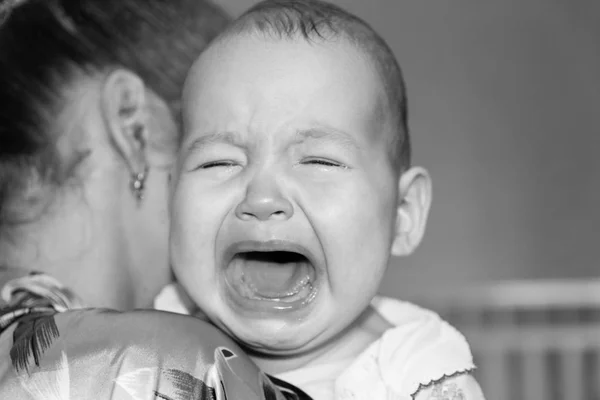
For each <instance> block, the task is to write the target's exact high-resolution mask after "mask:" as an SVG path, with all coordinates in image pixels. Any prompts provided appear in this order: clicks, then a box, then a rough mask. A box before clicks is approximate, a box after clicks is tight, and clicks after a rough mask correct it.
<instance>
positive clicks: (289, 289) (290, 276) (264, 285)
mask: <svg viewBox="0 0 600 400" xmlns="http://www.w3.org/2000/svg"><path fill="white" fill-rule="evenodd" d="M226 276H227V280H228V282H229V284H230V285H231V286H232V287H233V288H234V289H235V290H236V291H237V292H238V294H239V295H241V296H242V297H244V298H247V299H251V300H266V301H275V302H282V303H294V302H299V301H300V302H303V301H307V300H309V299H310V297H311V296H312V295H313V292H314V287H313V282H314V281H315V276H316V273H315V268H314V266H313V265H312V263H311V262H310V261H309V260H308V258H307V257H306V256H304V255H303V254H300V253H296V252H293V251H245V252H240V253H236V254H235V255H234V257H233V259H232V260H231V262H230V263H229V266H228V268H227V273H226Z"/></svg>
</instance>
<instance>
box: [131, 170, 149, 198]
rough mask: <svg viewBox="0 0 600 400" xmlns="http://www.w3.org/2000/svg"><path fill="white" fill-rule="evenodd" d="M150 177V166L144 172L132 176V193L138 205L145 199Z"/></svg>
mask: <svg viewBox="0 0 600 400" xmlns="http://www.w3.org/2000/svg"><path fill="white" fill-rule="evenodd" d="M147 177H148V166H145V167H144V171H142V172H138V173H134V174H132V175H131V191H132V192H133V195H134V196H135V198H136V199H137V201H138V203H140V202H141V201H142V199H143V198H144V190H145V189H146V178H147Z"/></svg>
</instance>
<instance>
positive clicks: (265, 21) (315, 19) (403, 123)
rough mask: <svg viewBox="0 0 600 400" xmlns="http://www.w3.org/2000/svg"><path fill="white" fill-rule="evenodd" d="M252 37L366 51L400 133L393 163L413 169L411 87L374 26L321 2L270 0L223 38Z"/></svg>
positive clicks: (395, 137) (394, 139) (247, 14)
mask: <svg viewBox="0 0 600 400" xmlns="http://www.w3.org/2000/svg"><path fill="white" fill-rule="evenodd" d="M248 32H255V33H261V34H265V35H269V36H273V37H276V38H282V39H284V38H288V39H296V38H298V37H301V38H304V39H305V40H307V41H314V40H327V39H329V38H337V37H343V38H345V39H346V40H348V41H349V42H350V43H352V44H353V45H355V46H356V47H358V48H359V49H360V50H361V51H363V52H364V53H365V54H366V55H367V56H368V57H369V58H370V60H371V62H373V64H374V66H375V68H376V70H377V72H378V73H379V75H380V78H381V80H382V81H383V82H382V83H383V88H384V90H385V93H386V96H387V100H388V106H389V108H390V111H391V112H392V115H393V117H394V126H395V130H396V134H395V135H393V137H392V143H391V146H390V148H391V157H392V162H393V164H394V166H395V167H396V168H397V169H398V170H400V171H403V170H405V169H407V168H408V167H409V166H410V156H411V148H410V138H409V131H408V115H407V99H406V87H405V83H404V78H403V76H402V71H401V69H400V65H399V64H398V61H397V60H396V57H395V56H394V54H393V52H392V50H391V49H390V47H389V46H388V45H387V43H386V42H385V40H383V38H382V37H381V36H380V35H379V34H378V33H377V32H375V30H374V29H373V28H372V27H371V26H370V25H369V24H368V23H366V22H365V21H363V20H362V19H360V18H358V17H357V16H355V15H352V14H351V13H349V12H347V11H345V10H344V9H342V8H340V7H338V6H336V5H333V4H330V3H327V2H324V1H321V0H265V1H261V2H260V3H258V4H256V5H254V6H253V7H251V8H250V9H249V10H248V11H246V12H245V13H244V14H242V15H241V16H240V17H239V18H238V19H237V20H236V21H234V22H233V24H231V25H230V27H229V28H228V29H227V30H226V31H225V32H224V33H223V35H222V36H221V38H227V37H229V36H232V35H237V34H243V33H248ZM218 41H219V40H218V39H217V42H218Z"/></svg>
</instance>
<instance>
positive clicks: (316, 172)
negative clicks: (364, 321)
mask: <svg viewBox="0 0 600 400" xmlns="http://www.w3.org/2000/svg"><path fill="white" fill-rule="evenodd" d="M383 99H384V97H383V91H382V88H381V84H380V82H379V80H378V76H377V74H376V72H375V71H374V70H373V69H372V67H371V66H370V64H369V63H368V62H367V61H365V60H364V59H363V57H362V55H361V53H360V52H359V51H357V50H356V49H355V48H354V47H353V46H351V45H350V44H347V43H345V42H344V41H343V40H341V39H340V40H339V41H338V42H336V43H312V44H309V43H306V42H305V41H304V40H297V41H292V40H261V39H258V38H251V37H239V38H235V39H234V40H232V41H231V42H227V43H226V44H220V45H218V46H217V47H215V48H213V49H211V50H209V52H207V53H205V54H204V55H203V56H202V58H201V59H200V61H199V62H198V63H196V65H195V66H194V68H193V69H192V71H191V73H190V77H189V79H188V82H187V84H186V88H185V93H184V125H185V138H184V142H183V145H182V148H181V153H180V159H179V165H178V171H177V173H176V176H175V182H174V193H173V203H172V209H173V216H172V230H171V242H170V246H171V253H172V264H173V267H174V269H175V273H176V275H177V277H178V280H179V281H180V282H181V283H182V284H183V285H184V287H186V289H187V291H188V292H189V294H190V295H191V297H192V298H193V299H194V300H195V301H196V303H197V304H198V305H199V306H200V307H201V308H202V309H203V311H204V312H205V313H206V314H207V315H208V316H209V317H210V318H211V319H212V321H213V322H214V323H216V324H217V325H219V326H220V327H221V328H222V329H224V330H225V331H226V332H228V333H229V334H230V335H232V336H233V337H234V338H236V339H238V340H240V341H242V342H243V343H245V344H246V345H247V346H249V347H250V348H253V349H255V350H257V351H259V352H263V353H274V354H290V353H296V352H301V351H304V350H307V349H310V348H314V347H315V346H317V345H319V344H321V343H323V342H324V341H326V340H327V339H329V338H331V337H333V335H335V334H336V333H339V332H340V331H342V330H343V329H344V328H346V327H347V326H348V325H349V324H350V323H351V322H352V321H353V320H354V319H355V318H356V317H357V316H358V315H359V314H360V313H361V312H362V311H363V310H364V309H365V308H366V307H367V305H368V304H369V302H370V300H371V298H372V297H373V296H374V295H375V294H376V291H377V289H378V287H379V284H380V281H381V278H382V275H383V273H384V270H385V268H386V266H387V263H388V258H389V254H390V245H391V243H392V240H393V239H394V238H393V236H394V224H395V215H396V209H397V201H398V182H397V175H396V173H395V171H394V169H393V167H392V166H391V163H390V160H389V157H388V151H387V146H388V143H389V136H387V135H389V132H388V131H387V129H389V128H388V121H387V117H386V115H387V113H386V111H385V108H384V105H385V103H384V101H383Z"/></svg>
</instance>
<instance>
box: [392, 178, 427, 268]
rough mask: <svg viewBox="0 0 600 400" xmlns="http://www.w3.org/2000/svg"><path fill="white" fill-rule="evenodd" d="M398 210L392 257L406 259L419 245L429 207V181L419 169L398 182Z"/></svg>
mask: <svg viewBox="0 0 600 400" xmlns="http://www.w3.org/2000/svg"><path fill="white" fill-rule="evenodd" d="M398 190H399V197H398V199H399V200H398V202H399V203H398V208H397V211H396V227H395V237H394V241H393V243H392V255H394V256H407V255H409V254H411V253H412V252H413V251H415V249H416V248H417V247H418V246H419V244H420V243H421V240H422V239H423V235H424V234H425V227H426V225H427V218H428V216H429V208H430V206H431V178H430V177H429V173H428V172H427V171H426V170H425V169H424V168H421V167H412V168H410V169H409V170H407V171H405V172H404V173H403V174H402V175H401V176H400V180H399V182H398Z"/></svg>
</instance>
